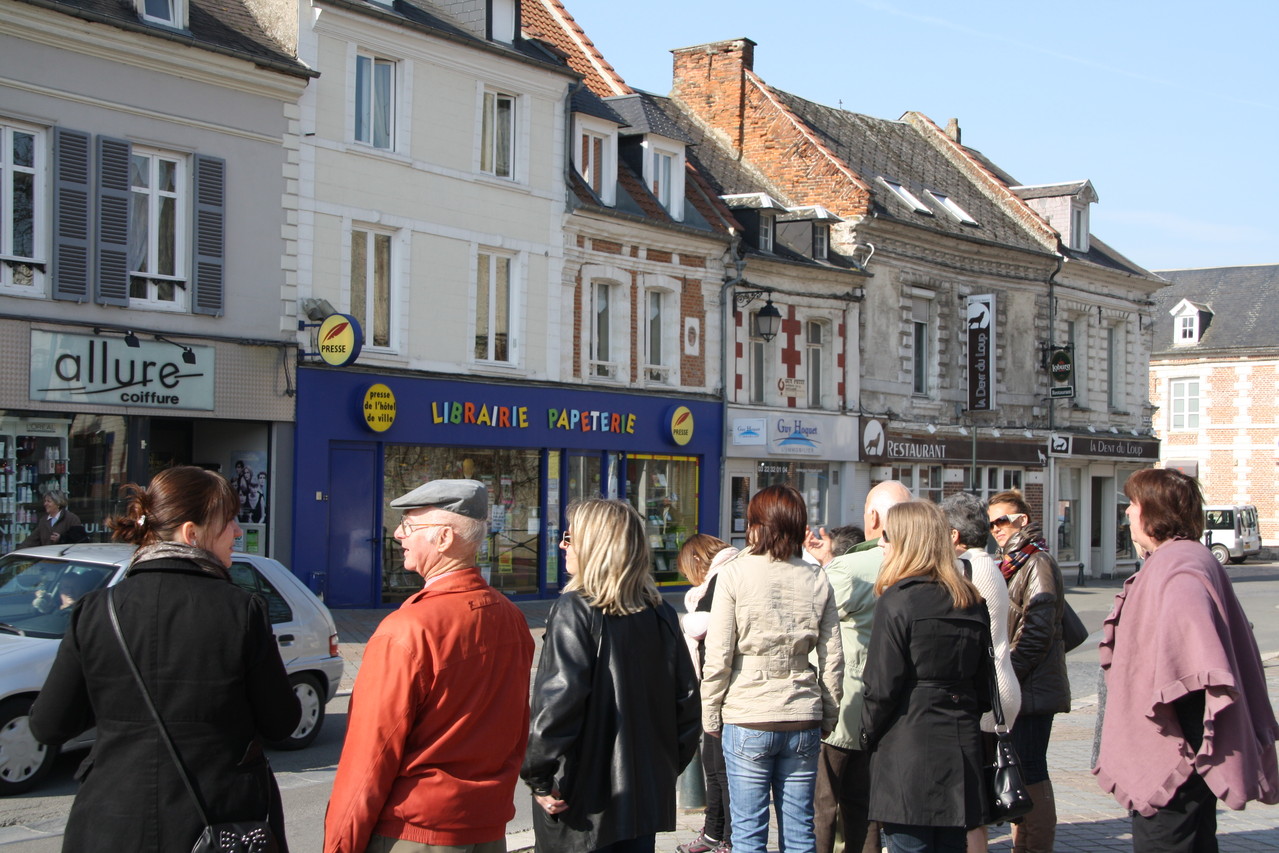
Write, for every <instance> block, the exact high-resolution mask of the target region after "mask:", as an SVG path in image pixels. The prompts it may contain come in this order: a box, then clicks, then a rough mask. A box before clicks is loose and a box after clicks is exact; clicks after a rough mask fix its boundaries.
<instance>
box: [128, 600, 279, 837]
mask: <svg viewBox="0 0 1279 853" xmlns="http://www.w3.org/2000/svg"><path fill="white" fill-rule="evenodd" d="M107 610H108V612H109V613H110V614H111V627H112V628H113V629H114V630H115V636H116V639H117V640H119V641H120V650H121V651H123V652H124V659H125V660H127V661H128V662H129V670H130V671H131V672H132V673H133V677H134V679H135V680H136V681H137V682H138V689H139V690H141V691H142V698H143V699H144V700H146V703H147V708H148V709H150V711H151V716H152V717H154V718H155V724H156V725H157V726H159V728H160V738H161V740H163V741H164V745H165V746H167V747H168V748H169V755H170V756H172V758H173V764H174V766H175V767H177V768H178V775H179V776H181V777H182V781H183V782H184V783H185V784H186V786H187V791H188V792H189V793H190V794H191V799H192V800H194V801H195V807H196V809H197V810H198V811H199V812H200V819H201V820H202V821H203V822H204V832H202V833H201V834H200V837H199V838H198V839H196V842H195V846H194V847H192V848H191V853H279V849H280V847H279V845H278V844H277V843H276V840H275V833H273V832H272V831H271V826H270V824H268V823H267V822H266V821H265V820H241V821H234V822H231V823H213V822H212V821H210V820H209V813H208V809H206V808H205V807H204V800H203V798H201V797H200V793H199V792H198V791H196V789H195V785H194V784H192V782H191V777H190V775H188V774H187V770H186V767H185V766H184V765H183V764H182V759H181V758H180V757H179V756H178V750H177V747H176V746H174V744H173V738H172V737H170V736H169V730H168V729H167V728H165V725H164V720H162V719H160V712H159V711H158V710H156V707H155V702H153V701H152V700H151V691H149V690H147V685H146V682H144V681H143V680H142V673H141V672H139V671H138V665H137V664H136V663H134V662H133V655H132V654H131V653H130V652H129V646H128V645H127V644H126V643H125V642H124V634H123V633H122V632H121V631H120V619H119V617H118V616H116V612H115V587H108V588H107Z"/></svg>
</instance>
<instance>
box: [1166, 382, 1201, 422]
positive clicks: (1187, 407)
mask: <svg viewBox="0 0 1279 853" xmlns="http://www.w3.org/2000/svg"><path fill="white" fill-rule="evenodd" d="M1168 403H1169V406H1168V411H1169V415H1168V428H1169V429H1173V430H1191V429H1199V380H1198V379H1197V378H1184V379H1173V380H1172V381H1171V382H1169V383H1168Z"/></svg>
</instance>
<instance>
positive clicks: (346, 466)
mask: <svg viewBox="0 0 1279 853" xmlns="http://www.w3.org/2000/svg"><path fill="white" fill-rule="evenodd" d="M378 467H379V466H378V458H377V447H376V446H375V445H372V444H342V443H336V442H335V443H334V444H333V445H331V446H330V448H329V491H328V504H329V548H328V552H329V558H328V566H327V567H326V570H327V572H328V577H327V583H326V588H327V592H326V595H325V599H326V601H327V603H328V604H329V606H331V607H375V606H377V604H378V591H377V580H378V578H379V577H380V573H381V566H380V557H381V545H382V540H383V535H382V533H381V532H380V531H379V530H378V527H377V507H378V505H379V504H380V502H381V495H378V494H376V493H375V492H374V488H375V487H376V486H377V484H378V482H379V481H378V479H377V478H373V477H370V476H369V472H370V471H377V470H378ZM397 523H398V519H397ZM391 532H392V531H390V530H388V531H385V533H386V535H390V533H391ZM316 568H318V567H316ZM305 569H306V567H305V566H294V567H293V570H294V572H295V573H298V574H302V571H304V570H305ZM302 577H303V578H304V579H305V578H306V576H305V575H302Z"/></svg>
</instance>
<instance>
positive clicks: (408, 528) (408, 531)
mask: <svg viewBox="0 0 1279 853" xmlns="http://www.w3.org/2000/svg"><path fill="white" fill-rule="evenodd" d="M451 526H452V525H449V524H441V523H440V522H438V521H422V522H418V523H417V524H414V523H413V522H411V521H409V520H408V519H407V518H401V519H400V529H401V530H403V531H404V535H405V536H411V535H413V534H414V533H416V532H417V531H419V530H421V529H422V528H423V527H451Z"/></svg>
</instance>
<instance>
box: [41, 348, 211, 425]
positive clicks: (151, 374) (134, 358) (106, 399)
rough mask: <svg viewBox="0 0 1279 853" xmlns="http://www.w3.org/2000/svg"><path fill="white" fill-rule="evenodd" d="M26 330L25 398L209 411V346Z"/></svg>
mask: <svg viewBox="0 0 1279 853" xmlns="http://www.w3.org/2000/svg"><path fill="white" fill-rule="evenodd" d="M148 337H149V335H144V334H142V333H139V334H137V335H132V336H130V338H131V340H132V341H133V342H134V343H135V344H136V346H129V344H128V342H127V341H126V338H125V337H124V336H123V335H122V334H121V333H118V332H117V333H114V334H109V335H107V334H103V335H96V334H95V335H73V334H62V333H57V332H44V331H40V330H38V329H32V330H31V391H30V393H31V399H32V400H42V401H45V402H64V403H98V404H102V405H110V406H140V407H144V408H151V409H201V410H204V411H212V410H213V361H214V352H213V347H208V346H188V345H186V344H172V343H169V342H167V341H157V340H154V339H153V338H152V339H148Z"/></svg>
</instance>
